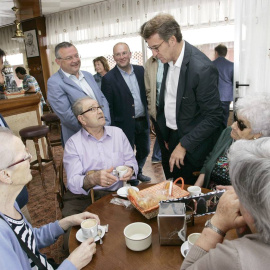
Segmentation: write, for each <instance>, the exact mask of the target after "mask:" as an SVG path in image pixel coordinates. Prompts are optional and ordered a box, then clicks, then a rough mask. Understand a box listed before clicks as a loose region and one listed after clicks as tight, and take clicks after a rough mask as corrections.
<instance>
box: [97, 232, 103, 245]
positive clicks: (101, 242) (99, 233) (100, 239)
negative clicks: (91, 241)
mask: <svg viewBox="0 0 270 270" xmlns="http://www.w3.org/2000/svg"><path fill="white" fill-rule="evenodd" d="M101 235H102V231H101V230H100V229H98V236H99V243H100V244H101V245H102V244H103V241H102V238H101Z"/></svg>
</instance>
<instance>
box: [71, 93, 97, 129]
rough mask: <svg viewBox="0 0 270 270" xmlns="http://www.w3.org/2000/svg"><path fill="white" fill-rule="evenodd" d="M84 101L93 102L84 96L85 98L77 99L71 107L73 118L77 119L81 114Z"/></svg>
mask: <svg viewBox="0 0 270 270" xmlns="http://www.w3.org/2000/svg"><path fill="white" fill-rule="evenodd" d="M84 100H93V99H92V98H90V97H88V96H86V97H82V98H79V99H77V100H76V101H75V102H74V103H73V105H72V108H71V109H72V112H73V113H74V115H75V117H76V118H77V119H78V116H79V115H80V114H81V113H83V104H82V103H83V101H84ZM78 122H79V124H80V125H81V122H80V121H79V120H78Z"/></svg>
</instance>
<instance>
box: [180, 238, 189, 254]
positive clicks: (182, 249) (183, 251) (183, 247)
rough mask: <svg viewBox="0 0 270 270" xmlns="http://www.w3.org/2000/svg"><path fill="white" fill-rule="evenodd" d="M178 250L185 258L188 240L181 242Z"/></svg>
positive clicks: (187, 250)
mask: <svg viewBox="0 0 270 270" xmlns="http://www.w3.org/2000/svg"><path fill="white" fill-rule="evenodd" d="M180 250H181V254H182V256H183V257H184V258H186V256H187V254H188V252H189V248H188V241H185V242H184V243H183V244H182V246H181V248H180Z"/></svg>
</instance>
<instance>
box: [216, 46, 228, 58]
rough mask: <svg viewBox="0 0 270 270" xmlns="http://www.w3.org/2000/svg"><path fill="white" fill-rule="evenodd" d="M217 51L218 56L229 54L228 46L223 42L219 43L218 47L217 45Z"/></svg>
mask: <svg viewBox="0 0 270 270" xmlns="http://www.w3.org/2000/svg"><path fill="white" fill-rule="evenodd" d="M215 51H216V52H217V54H218V56H223V57H225V56H226V55H227V51H228V49H227V47H226V46H225V45H223V44H219V45H218V46H217V47H215Z"/></svg>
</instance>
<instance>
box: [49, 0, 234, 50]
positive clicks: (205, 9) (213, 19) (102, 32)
mask: <svg viewBox="0 0 270 270" xmlns="http://www.w3.org/2000/svg"><path fill="white" fill-rule="evenodd" d="M160 12H166V13H170V14H172V15H173V16H174V17H175V18H176V20H177V21H178V23H179V24H180V25H181V27H182V29H185V28H200V27H209V26H215V25H220V24H226V23H232V22H233V21H234V0H137V1H136V0H110V1H104V2H101V3H96V4H91V5H88V6H83V7H79V8H76V9H72V10H68V11H64V12H59V13H55V14H51V15H48V16H46V30H47V45H48V48H49V49H53V48H54V46H55V45H56V44H58V43H60V42H62V41H69V42H71V43H73V44H75V45H76V44H83V43H89V42H94V41H102V40H106V39H111V38H119V37H122V36H125V35H127V36H132V35H138V32H139V29H140V26H141V25H142V24H143V23H144V22H145V21H147V20H149V19H151V18H152V17H153V16H154V15H156V14H158V13H160Z"/></svg>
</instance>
